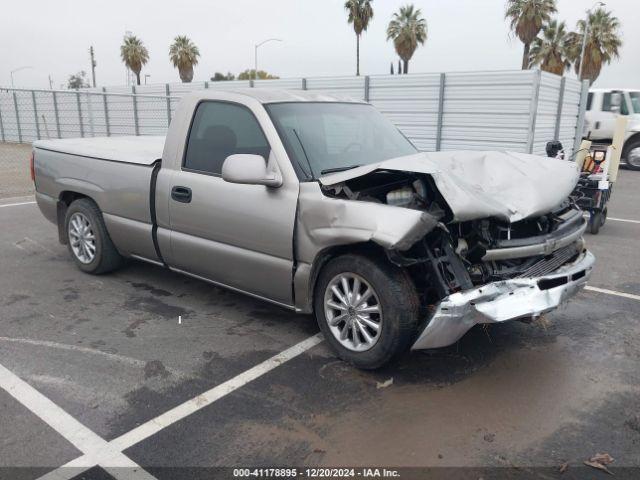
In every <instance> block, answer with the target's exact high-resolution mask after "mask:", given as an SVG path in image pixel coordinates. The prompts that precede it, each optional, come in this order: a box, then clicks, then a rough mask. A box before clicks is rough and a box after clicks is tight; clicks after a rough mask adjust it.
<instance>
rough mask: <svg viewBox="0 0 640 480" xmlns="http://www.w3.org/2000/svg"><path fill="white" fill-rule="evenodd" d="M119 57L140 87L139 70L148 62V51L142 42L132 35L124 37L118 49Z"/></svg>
mask: <svg viewBox="0 0 640 480" xmlns="http://www.w3.org/2000/svg"><path fill="white" fill-rule="evenodd" d="M120 57H122V61H123V62H124V64H125V65H126V66H127V68H128V69H129V70H131V71H132V72H133V73H135V74H136V80H137V82H138V85H140V70H142V66H143V65H145V64H146V63H147V62H148V61H149V51H148V50H147V47H145V46H144V44H143V43H142V40H140V39H139V38H138V37H136V36H134V35H126V36H125V37H124V42H123V43H122V46H121V47H120Z"/></svg>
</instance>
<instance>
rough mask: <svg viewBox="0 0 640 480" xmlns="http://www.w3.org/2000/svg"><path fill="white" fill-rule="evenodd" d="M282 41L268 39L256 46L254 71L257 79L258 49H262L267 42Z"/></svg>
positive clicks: (279, 40)
mask: <svg viewBox="0 0 640 480" xmlns="http://www.w3.org/2000/svg"><path fill="white" fill-rule="evenodd" d="M281 41H282V40H281V39H279V38H268V39H267V40H264V41H262V42H260V43H257V44H256V45H254V50H253V52H254V53H253V60H254V64H253V69H254V72H255V75H256V79H257V78H258V47H261V46H262V45H264V44H265V43H267V42H281Z"/></svg>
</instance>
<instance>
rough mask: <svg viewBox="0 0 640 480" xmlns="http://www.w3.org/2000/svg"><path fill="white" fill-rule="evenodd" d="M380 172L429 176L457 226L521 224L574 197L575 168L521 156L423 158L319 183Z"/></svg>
mask: <svg viewBox="0 0 640 480" xmlns="http://www.w3.org/2000/svg"><path fill="white" fill-rule="evenodd" d="M376 170H395V171H404V172H414V173H424V174H428V175H430V176H431V177H432V178H433V180H434V182H435V184H436V187H437V188H438V190H439V191H440V194H441V195H442V197H443V198H444V199H445V201H446V202H447V204H448V206H449V208H450V209H451V211H452V213H453V215H454V220H455V221H466V220H474V219H479V218H485V217H495V218H500V219H502V220H506V221H508V222H512V223H513V222H517V221H519V220H522V219H524V218H527V217H535V216H539V215H543V214H545V213H548V212H550V211H551V210H553V209H554V208H555V207H557V206H558V205H560V204H561V203H562V202H563V201H564V200H565V199H566V198H567V197H568V196H569V194H570V193H571V192H572V191H573V188H574V187H575V185H576V183H577V181H578V177H579V172H578V170H577V168H576V164H575V163H574V162H570V161H567V160H558V159H555V158H548V157H542V156H538V155H530V154H526V153H516V152H478V151H445V152H432V153H418V154H415V155H409V156H406V157H398V158H392V159H390V160H385V161H383V162H378V163H373V164H370V165H363V166H362V167H358V168H353V169H351V170H347V171H344V172H339V173H334V174H331V175H326V176H324V177H321V178H320V179H319V181H320V183H321V184H322V185H325V186H331V185H336V184H338V183H342V182H345V181H347V180H351V179H353V178H357V177H362V176H365V175H367V174H369V173H371V172H374V171H376Z"/></svg>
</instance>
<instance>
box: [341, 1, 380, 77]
mask: <svg viewBox="0 0 640 480" xmlns="http://www.w3.org/2000/svg"><path fill="white" fill-rule="evenodd" d="M372 1H373V0H347V1H346V2H345V4H344V8H345V9H346V10H347V11H348V12H349V18H348V22H349V23H352V24H353V30H354V31H355V32H356V75H360V35H361V34H362V32H364V31H366V30H367V27H368V26H369V22H370V21H371V19H372V18H373V7H372V6H371V2H372Z"/></svg>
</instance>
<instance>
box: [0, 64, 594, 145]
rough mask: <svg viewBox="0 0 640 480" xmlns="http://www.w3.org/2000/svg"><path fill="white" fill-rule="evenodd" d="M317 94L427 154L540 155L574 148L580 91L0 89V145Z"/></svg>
mask: <svg viewBox="0 0 640 480" xmlns="http://www.w3.org/2000/svg"><path fill="white" fill-rule="evenodd" d="M207 88H211V89H225V90H228V89H237V88H284V89H291V90H296V89H297V90H312V91H313V90H317V91H324V92H328V93H334V94H337V95H341V96H348V97H352V98H356V99H361V100H365V101H368V102H370V103H371V104H373V105H374V106H376V107H377V108H378V109H379V110H380V111H381V112H382V113H383V114H385V115H386V116H387V117H388V118H389V119H390V120H391V121H392V122H393V123H394V124H396V125H397V126H398V128H400V130H401V131H402V132H403V133H404V134H405V135H406V136H407V137H408V138H409V139H411V140H412V141H413V142H414V144H415V145H416V146H417V147H418V148H419V149H420V150H425V151H433V150H452V149H471V150H512V151H517V152H531V153H537V154H544V147H545V144H546V142H547V141H549V140H553V139H559V140H560V141H562V143H563V144H564V145H565V147H566V150H567V152H568V153H569V154H571V151H572V150H573V148H575V145H576V143H577V142H578V141H579V138H580V134H581V132H582V122H583V119H584V110H585V105H586V95H587V89H588V85H587V83H586V82H585V83H583V84H582V85H581V84H580V82H578V81H577V80H574V79H569V78H566V77H558V76H556V75H552V74H549V73H546V72H541V71H539V70H525V71H520V70H519V71H504V72H461V73H459V72H457V73H436V74H411V75H374V76H361V77H320V78H293V79H291V78H290V79H279V80H256V81H226V82H194V83H185V84H183V83H179V84H162V85H144V86H137V87H106V88H102V89H87V90H80V91H73V90H65V91H52V90H21V89H1V90H0V140H1V141H2V142H19V143H27V142H31V141H33V140H36V139H41V138H69V137H92V136H112V135H162V134H164V133H165V132H166V130H167V127H168V125H169V123H170V121H171V117H172V115H173V112H174V110H175V108H176V106H177V104H178V101H179V99H180V97H181V96H182V95H184V94H185V93H187V92H189V91H193V90H199V89H207Z"/></svg>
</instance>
